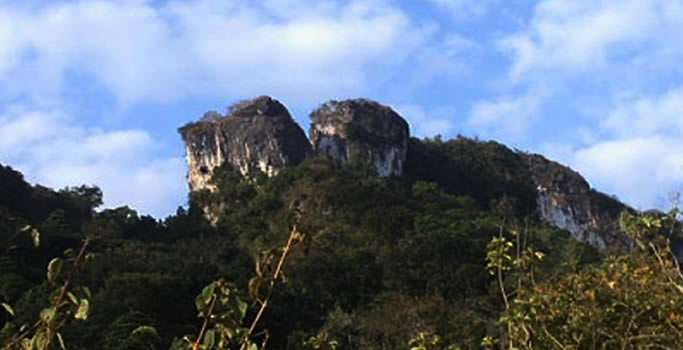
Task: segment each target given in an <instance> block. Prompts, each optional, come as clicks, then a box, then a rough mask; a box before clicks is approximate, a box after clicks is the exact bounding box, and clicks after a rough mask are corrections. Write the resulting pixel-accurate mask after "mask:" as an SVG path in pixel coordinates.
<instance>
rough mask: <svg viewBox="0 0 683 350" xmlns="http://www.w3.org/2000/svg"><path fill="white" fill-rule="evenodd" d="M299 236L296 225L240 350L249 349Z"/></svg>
mask: <svg viewBox="0 0 683 350" xmlns="http://www.w3.org/2000/svg"><path fill="white" fill-rule="evenodd" d="M298 235H299V231H298V230H297V228H296V225H294V227H293V228H292V232H290V234H289V239H288V240H287V245H285V247H284V249H283V250H282V255H280V261H278V263H277V267H276V268H275V272H274V273H273V278H272V279H271V280H270V285H269V286H268V293H266V297H265V298H264V299H263V303H261V307H260V308H259V310H258V313H257V314H256V317H255V318H254V321H253V322H252V323H251V326H250V327H249V330H248V331H247V334H246V335H245V337H244V341H243V342H242V345H241V346H240V350H245V349H246V348H247V343H248V342H249V338H250V337H251V335H252V333H254V329H256V325H257V324H258V322H259V320H260V319H261V317H262V316H263V312H264V311H265V310H266V308H267V307H268V304H269V302H270V298H271V297H272V295H273V289H274V287H275V283H276V282H277V280H278V278H279V277H280V273H281V271H282V267H283V266H284V264H285V260H286V259H287V256H288V255H289V252H290V249H291V248H292V244H293V243H294V238H295V237H297V236H298Z"/></svg>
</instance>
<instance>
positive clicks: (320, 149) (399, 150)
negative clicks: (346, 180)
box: [309, 99, 409, 176]
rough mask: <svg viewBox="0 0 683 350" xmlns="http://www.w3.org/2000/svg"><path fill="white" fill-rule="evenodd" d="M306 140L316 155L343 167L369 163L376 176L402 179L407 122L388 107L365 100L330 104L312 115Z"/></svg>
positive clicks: (322, 106) (406, 147) (406, 145)
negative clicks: (329, 159) (360, 162)
mask: <svg viewBox="0 0 683 350" xmlns="http://www.w3.org/2000/svg"><path fill="white" fill-rule="evenodd" d="M309 137H310V140H311V143H312V144H313V151H314V152H315V153H316V154H323V155H327V156H328V157H330V158H332V159H334V160H336V161H338V162H340V163H342V164H344V163H346V162H349V161H352V160H358V161H364V162H369V163H371V164H373V165H374V166H375V169H376V170H377V174H378V175H379V176H401V175H402V174H403V166H404V164H405V159H406V153H407V149H408V137H409V135H408V123H407V122H406V121H405V120H404V119H403V118H401V116H399V115H398V114H397V113H396V112H394V111H393V110H392V109H391V108H389V107H387V106H383V105H381V104H379V103H377V102H374V101H370V100H366V99H355V100H345V101H329V102H326V103H323V104H322V105H321V106H320V107H318V108H317V109H316V110H314V111H313V112H312V113H311V126H310V129H309Z"/></svg>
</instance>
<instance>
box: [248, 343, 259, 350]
mask: <svg viewBox="0 0 683 350" xmlns="http://www.w3.org/2000/svg"><path fill="white" fill-rule="evenodd" d="M249 350H258V346H256V344H254V343H251V345H249Z"/></svg>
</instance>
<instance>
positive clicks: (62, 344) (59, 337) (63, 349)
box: [57, 333, 66, 350]
mask: <svg viewBox="0 0 683 350" xmlns="http://www.w3.org/2000/svg"><path fill="white" fill-rule="evenodd" d="M57 341H58V342H59V347H60V348H62V350H66V346H65V345H64V339H62V334H61V333H57Z"/></svg>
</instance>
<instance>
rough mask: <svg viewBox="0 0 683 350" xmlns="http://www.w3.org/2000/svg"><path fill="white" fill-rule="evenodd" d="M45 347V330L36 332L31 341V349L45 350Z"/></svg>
mask: <svg viewBox="0 0 683 350" xmlns="http://www.w3.org/2000/svg"><path fill="white" fill-rule="evenodd" d="M47 345H48V343H47V334H45V330H40V331H37V332H36V334H35V335H33V339H31V348H32V349H37V350H47Z"/></svg>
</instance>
